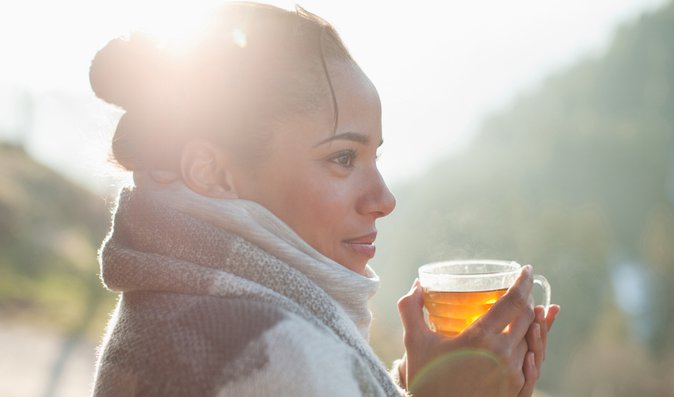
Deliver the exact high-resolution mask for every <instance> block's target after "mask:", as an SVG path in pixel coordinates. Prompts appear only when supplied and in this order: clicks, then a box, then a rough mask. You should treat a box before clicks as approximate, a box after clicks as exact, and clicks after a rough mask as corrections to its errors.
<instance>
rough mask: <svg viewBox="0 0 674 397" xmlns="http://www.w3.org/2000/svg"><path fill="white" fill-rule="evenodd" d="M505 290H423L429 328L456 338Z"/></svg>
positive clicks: (505, 289)
mask: <svg viewBox="0 0 674 397" xmlns="http://www.w3.org/2000/svg"><path fill="white" fill-rule="evenodd" d="M507 290H508V289H507V288H503V289H496V290H490V291H467V292H448V291H430V290H428V289H427V288H424V306H425V307H426V310H427V311H428V321H429V323H430V325H431V328H432V329H433V330H434V331H436V332H440V333H442V334H444V335H447V336H456V335H458V334H460V333H461V332H462V331H463V330H464V329H466V328H467V327H468V326H469V325H470V324H472V323H473V321H475V320H477V319H478V318H479V317H480V316H482V315H483V314H485V313H486V312H487V310H489V308H490V307H491V306H492V305H493V304H494V302H496V301H497V300H498V299H499V298H500V297H501V296H503V294H505V293H506V291H507Z"/></svg>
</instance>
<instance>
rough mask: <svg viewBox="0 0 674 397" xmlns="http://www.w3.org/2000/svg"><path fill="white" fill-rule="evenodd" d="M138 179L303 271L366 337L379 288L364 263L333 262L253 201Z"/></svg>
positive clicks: (145, 186) (162, 196)
mask: <svg viewBox="0 0 674 397" xmlns="http://www.w3.org/2000/svg"><path fill="white" fill-rule="evenodd" d="M142 183H143V190H144V191H145V192H147V194H148V195H151V196H154V198H155V199H156V200H159V201H161V202H163V203H164V204H165V205H168V206H170V207H172V208H174V209H176V210H178V211H180V212H183V213H186V214H189V215H191V216H194V217H196V218H198V219H201V220H203V221H206V222H208V223H211V224H213V225H215V226H218V227H221V228H223V229H226V230H228V231H230V232H233V233H235V234H237V235H239V236H241V237H242V238H244V239H246V240H248V241H250V242H251V243H253V244H254V245H256V246H258V247H260V248H261V249H263V250H264V251H266V252H268V253H269V254H271V255H273V256H275V257H277V258H279V259H280V260H282V261H283V262H285V263H287V264H288V265H290V266H292V267H294V268H295V269H296V270H298V271H300V272H301V273H303V274H304V275H306V276H307V277H308V278H309V279H310V280H311V281H312V282H314V283H315V284H316V285H318V286H319V287H320V288H322V289H323V290H324V291H325V292H326V293H327V294H328V295H330V297H332V298H333V299H334V300H335V301H336V302H337V303H338V304H339V305H340V306H341V308H342V309H343V310H344V312H345V314H346V315H347V316H348V317H349V318H350V319H351V320H352V321H353V324H354V325H355V327H356V328H357V329H358V331H359V332H360V334H361V335H362V336H363V337H364V338H365V339H366V340H367V339H368V336H369V328H370V323H371V321H372V313H371V312H370V310H369V308H368V301H369V299H370V298H371V297H372V296H373V295H374V294H375V293H376V291H377V289H378V287H379V277H378V276H377V274H376V273H375V272H374V270H372V268H370V266H369V265H366V267H365V272H364V275H363V274H358V273H356V272H354V271H352V270H350V269H348V268H346V267H344V266H342V265H340V264H338V263H337V262H335V261H333V260H332V259H330V258H328V257H326V256H324V255H323V254H321V253H320V252H318V251H316V250H315V249H314V248H313V247H311V246H310V245H309V244H307V243H306V242H305V241H304V240H303V239H302V238H301V237H300V236H298V235H297V233H295V232H294V231H293V230H292V229H291V228H290V227H288V226H287V225H286V224H285V223H284V222H283V221H281V220H280V219H279V218H277V217H276V216H275V215H274V214H272V213H271V212H270V211H269V210H267V209H266V208H264V207H263V206H261V205H259V204H257V203H255V202H253V201H248V200H241V199H214V198H209V197H205V196H202V195H200V194H197V193H195V192H193V191H192V190H191V189H189V188H187V187H186V186H185V185H184V184H183V183H182V182H179V181H176V182H172V183H166V184H164V183H157V182H154V181H153V180H152V179H151V178H143V180H142Z"/></svg>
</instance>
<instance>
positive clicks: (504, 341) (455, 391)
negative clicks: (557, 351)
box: [398, 266, 559, 397]
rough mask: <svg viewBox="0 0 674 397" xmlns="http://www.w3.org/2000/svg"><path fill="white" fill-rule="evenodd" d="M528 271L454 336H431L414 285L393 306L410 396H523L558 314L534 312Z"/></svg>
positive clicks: (536, 372)
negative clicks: (401, 334)
mask: <svg viewBox="0 0 674 397" xmlns="http://www.w3.org/2000/svg"><path fill="white" fill-rule="evenodd" d="M532 286H533V277H532V275H531V267H530V266H525V267H524V269H523V271H522V274H521V275H520V277H519V278H518V279H517V281H516V282H515V283H514V284H513V286H512V287H511V288H510V289H509V290H508V292H507V293H506V294H505V295H504V296H503V297H502V298H501V299H499V300H498V301H497V302H496V303H495V304H494V306H492V308H491V309H490V310H489V311H488V312H487V314H485V315H484V316H482V317H481V318H480V319H478V320H477V321H475V322H474V323H473V324H472V325H471V326H470V327H469V328H467V329H466V330H465V331H464V332H462V333H461V334H460V335H459V336H457V337H454V338H448V337H445V336H443V335H441V334H438V333H435V332H433V331H431V330H430V329H429V328H428V326H427V325H426V323H425V321H424V316H423V297H422V290H421V287H420V286H419V284H418V282H416V283H415V285H414V286H413V287H412V290H411V291H410V292H409V293H408V294H407V295H406V296H404V297H403V298H401V299H400V301H399V302H398V310H399V311H400V316H401V319H402V322H403V327H404V343H405V350H406V353H405V357H404V361H403V363H402V365H401V367H400V370H401V378H402V380H403V382H405V383H406V385H407V389H408V390H409V391H410V392H412V393H413V394H414V395H415V396H419V397H427V396H441V395H442V396H445V395H459V396H518V397H520V396H521V397H528V396H530V395H531V394H532V393H533V389H534V385H535V383H536V380H537V379H538V376H539V374H540V369H541V365H542V362H543V359H544V356H545V348H546V343H547V333H548V331H549V329H550V327H551V326H552V323H553V321H554V319H555V317H556V315H557V313H558V312H559V307H558V306H551V307H550V309H549V310H548V315H547V317H546V316H544V311H543V308H542V307H537V308H535V309H534V308H533V305H532V303H531V301H532V299H531V288H532Z"/></svg>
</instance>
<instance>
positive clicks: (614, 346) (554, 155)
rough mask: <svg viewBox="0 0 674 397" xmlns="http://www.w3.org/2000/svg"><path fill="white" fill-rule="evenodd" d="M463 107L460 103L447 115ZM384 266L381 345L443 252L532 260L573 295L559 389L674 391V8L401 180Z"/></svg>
mask: <svg viewBox="0 0 674 397" xmlns="http://www.w3.org/2000/svg"><path fill="white" fill-rule="evenodd" d="M447 111H448V112H450V113H451V109H448V110H447ZM393 188H394V189H393V190H394V191H395V193H396V196H397V199H398V207H397V209H396V212H395V213H394V214H393V215H392V216H391V217H390V218H388V219H385V220H383V221H382V222H381V223H382V224H381V227H380V231H381V233H380V239H379V240H378V245H379V248H380V250H379V254H378V257H377V258H376V259H375V261H374V262H373V265H374V267H375V268H376V270H377V272H378V273H379V275H380V276H381V278H382V280H383V282H382V289H381V291H380V293H379V294H378V295H377V296H376V297H375V302H374V303H375V307H374V309H375V310H374V311H375V324H374V329H373V338H372V343H373V345H374V346H375V349H376V350H377V351H378V352H379V353H380V355H381V356H383V357H384V358H385V359H386V360H387V361H388V360H390V359H393V358H394V357H395V356H396V355H399V354H401V353H402V346H401V343H400V342H399V341H400V340H401V339H400V335H401V333H400V327H399V325H398V319H397V311H396V309H395V305H394V302H395V300H396V298H397V297H399V296H401V295H402V294H404V293H405V292H406V291H407V290H408V289H409V288H410V286H411V284H412V282H413V280H414V278H415V277H416V269H417V267H418V266H419V265H421V264H423V263H426V262H429V261H435V260H443V259H458V258H475V257H489V258H497V259H514V260H517V261H519V262H520V263H531V264H533V265H534V267H535V271H536V272H538V273H541V274H544V275H545V276H547V278H548V279H549V280H550V283H551V284H552V297H553V301H554V302H555V303H559V304H561V306H562V311H561V315H560V317H559V320H558V322H557V323H556V324H555V328H554V330H553V332H552V335H551V341H550V346H549V348H548V350H549V354H548V359H547V361H546V365H545V370H544V374H543V377H542V379H541V381H540V382H539V385H540V387H541V388H542V389H544V390H546V391H549V392H551V393H552V394H554V395H568V396H596V395H601V396H637V395H638V396H671V395H672V394H671V391H672V390H674V381H672V378H674V341H673V339H674V289H673V288H672V286H674V4H669V5H668V6H667V7H665V8H663V9H661V10H659V11H658V12H654V13H652V14H647V15H644V16H642V17H641V19H639V20H638V21H636V22H633V23H632V24H630V25H626V26H623V27H622V28H621V29H619V31H618V32H617V34H616V37H615V40H614V42H613V44H612V45H611V47H610V48H609V49H608V50H607V52H606V53H605V54H603V55H602V56H600V57H597V58H595V59H588V60H585V61H583V62H580V63H579V64H577V65H575V66H573V67H571V68H569V69H567V70H564V71H561V72H559V73H557V74H556V75H554V76H551V77H549V78H548V79H546V80H545V81H543V82H542V83H541V84H540V86H539V87H537V88H536V89H535V90H532V91H531V92H528V93H526V94H523V95H521V96H520V97H518V98H516V99H515V100H514V101H513V102H512V104H511V105H510V106H509V108H507V109H503V110H502V111H501V112H500V113H498V114H494V115H492V116H491V117H489V118H488V119H487V120H485V122H484V123H483V125H482V126H481V128H480V129H479V131H478V134H477V137H476V139H475V140H474V141H473V142H472V144H471V146H470V147H469V148H468V149H467V150H465V151H464V152H462V153H460V154H459V155H456V156H452V157H451V158H448V159H446V160H445V161H442V162H440V163H438V164H437V165H436V166H435V167H434V168H432V169H430V170H429V171H428V172H427V173H426V174H425V175H424V176H422V177H420V178H417V179H415V180H413V181H409V182H407V183H404V184H402V185H399V186H394V187H393Z"/></svg>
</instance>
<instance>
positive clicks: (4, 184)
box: [0, 0, 674, 397]
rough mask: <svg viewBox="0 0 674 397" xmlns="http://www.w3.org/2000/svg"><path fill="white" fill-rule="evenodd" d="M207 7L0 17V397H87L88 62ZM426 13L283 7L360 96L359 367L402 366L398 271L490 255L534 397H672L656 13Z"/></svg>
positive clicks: (605, 5)
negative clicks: (521, 281) (546, 298)
mask: <svg viewBox="0 0 674 397" xmlns="http://www.w3.org/2000/svg"><path fill="white" fill-rule="evenodd" d="M210 3H212V2H202V3H197V2H192V3H189V2H183V3H179V2H163V3H162V2H159V1H135V2H133V1H131V0H119V1H115V2H111V1H83V0H63V1H59V2H48V1H46V0H26V1H21V2H18V1H8V2H2V3H0V57H1V61H0V352H1V353H0V395H2V396H84V395H88V394H89V387H90V384H91V381H92V376H93V363H94V360H95V346H96V344H97V343H98V341H99V340H100V338H101V336H102V333H103V332H104V326H105V322H106V320H107V318H108V315H109V313H110V311H111V310H112V308H113V306H114V303H115V300H116V296H115V295H114V294H112V293H110V292H108V291H106V290H104V289H103V287H102V286H101V283H100V280H99V278H98V273H97V272H98V264H97V261H96V252H97V249H98V246H99V245H100V242H101V240H102V239H103V238H104V236H105V233H106V232H107V228H108V227H109V218H110V211H111V209H112V206H113V205H114V197H115V192H116V191H117V189H118V188H119V186H121V185H122V184H123V183H125V181H126V180H127V179H128V175H123V174H121V173H120V172H119V171H118V170H116V169H115V168H114V167H113V166H111V165H110V164H109V163H108V162H107V156H108V150H109V149H108V148H109V139H110V136H111V134H112V132H113V131H114V127H115V124H116V121H117V119H118V118H119V116H120V113H119V110H117V109H114V108H111V107H109V106H106V105H104V104H102V103H101V102H100V101H98V100H96V99H95V98H94V97H93V94H92V93H91V92H90V90H89V88H88V73H87V70H88V65H89V62H90V59H91V58H92V57H93V55H94V54H95V52H96V51H97V50H98V49H99V48H101V47H102V46H103V45H104V44H105V43H106V42H107V41H108V40H110V39H111V38H113V37H115V36H117V35H119V34H123V33H124V32H126V30H127V29H128V28H129V27H131V26H141V27H145V28H147V29H150V30H152V29H154V30H155V31H157V32H161V33H162V34H168V35H171V34H180V33H182V32H183V30H186V29H189V27H190V24H194V23H197V22H196V21H198V18H197V16H198V14H199V12H198V11H199V10H201V9H202V6H203V5H206V4H208V5H210ZM444 3H448V2H430V1H427V2H424V1H419V2H414V3H411V2H395V1H387V2H376V1H372V2H357V1H355V0H354V1H340V2H327V1H319V0H315V1H305V2H302V3H301V4H302V6H304V7H305V8H307V9H309V10H310V11H312V12H315V13H317V14H319V15H321V16H322V17H324V18H326V19H327V20H329V21H330V22H332V23H333V24H334V25H335V26H336V28H337V30H338V31H339V32H340V34H341V35H342V37H343V39H344V41H345V42H346V44H347V46H348V47H349V48H350V50H351V52H352V53H353V56H354V58H355V59H356V60H358V61H359V63H360V64H361V66H362V68H363V69H364V70H365V71H366V73H368V75H369V76H370V78H371V79H372V80H373V82H374V83H375V85H376V86H377V87H378V89H379V91H380V95H381V97H382V103H383V108H384V116H383V117H384V120H383V122H384V137H385V141H386V144H385V145H384V147H383V152H382V157H381V160H380V166H381V169H382V173H383V174H384V177H385V179H387V181H388V182H389V184H390V187H391V189H392V190H393V192H394V193H395V194H396V197H397V200H398V206H397V209H396V211H395V212H394V214H393V215H391V216H390V217H388V218H386V219H384V220H382V221H380V225H379V231H380V233H379V238H378V244H377V245H378V251H377V252H378V254H377V257H376V258H375V260H373V261H372V263H371V265H372V266H373V267H374V268H375V270H376V271H377V272H378V274H379V275H380V277H381V279H382V286H381V289H380V292H379V293H378V295H377V296H376V297H375V298H374V300H373V305H372V308H373V312H374V316H375V321H374V324H373V329H372V337H371V342H372V344H373V346H374V348H375V350H376V351H377V352H378V354H379V355H380V357H381V358H382V359H383V360H384V361H385V362H386V363H388V364H390V362H391V361H392V360H393V359H394V358H397V357H399V356H400V355H401V354H402V351H403V348H402V343H401V327H400V323H399V320H398V315H397V310H396V305H395V303H396V300H397V299H398V297H400V296H401V295H403V294H404V293H405V292H406V291H407V290H408V289H409V287H410V286H411V284H412V282H413V280H414V278H415V277H416V269H417V267H418V266H420V265H422V264H424V263H426V262H429V261H435V260H442V259H457V258H476V257H490V258H499V259H506V258H507V259H513V260H517V261H519V262H520V263H531V264H533V265H534V266H535V271H536V272H538V273H541V274H544V275H545V276H546V277H547V278H548V279H549V281H550V283H551V284H552V297H553V301H554V302H555V303H559V304H560V305H561V306H562V311H561V314H560V317H559V318H558V321H557V322H556V324H555V327H554V329H553V331H552V334H551V336H550V342H549V346H548V355H547V360H546V363H545V367H544V372H543V376H542V378H541V380H540V381H539V384H538V387H537V394H536V395H538V396H541V397H542V396H591V397H604V396H607V397H609V396H619V397H620V396H625V397H627V396H670V397H671V396H674V290H673V289H672V288H671V286H672V285H674V3H673V2H670V1H656V0H653V1H648V0H644V1H637V0H622V1H608V0H606V1H604V0H598V1H593V2H586V1H580V0H568V1H564V2H556V1H540V0H539V1H519V0H516V1H512V2H498V3H496V2H487V1H482V0H479V1H473V2H455V3H457V4H451V3H454V2H451V3H450V4H444ZM458 3H469V4H458ZM274 4H279V5H282V6H286V7H288V6H290V7H292V4H291V3H284V2H274Z"/></svg>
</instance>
